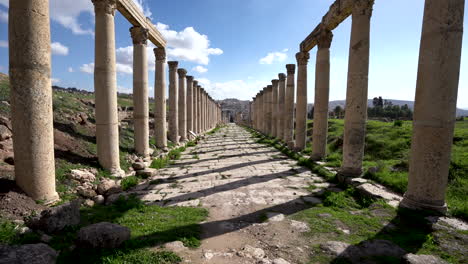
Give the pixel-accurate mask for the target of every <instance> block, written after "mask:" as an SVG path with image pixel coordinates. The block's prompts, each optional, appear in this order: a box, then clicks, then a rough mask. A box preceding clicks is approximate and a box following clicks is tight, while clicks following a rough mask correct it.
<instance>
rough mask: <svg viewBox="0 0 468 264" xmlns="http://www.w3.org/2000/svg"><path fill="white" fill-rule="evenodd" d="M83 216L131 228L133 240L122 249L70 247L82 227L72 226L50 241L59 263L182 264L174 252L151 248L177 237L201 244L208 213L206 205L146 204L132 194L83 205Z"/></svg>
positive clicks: (85, 220) (84, 222)
mask: <svg viewBox="0 0 468 264" xmlns="http://www.w3.org/2000/svg"><path fill="white" fill-rule="evenodd" d="M81 215H82V222H81V226H86V225H89V224H93V223H98V222H103V221H107V222H112V223H116V224H120V225H122V226H126V227H128V228H130V230H131V239H130V240H128V241H126V242H125V243H124V244H123V245H122V246H121V247H120V248H118V249H102V250H85V249H79V248H78V249H75V250H70V246H71V245H72V244H73V242H74V240H75V239H76V232H77V230H78V229H79V227H75V228H69V229H67V230H65V231H63V232H61V233H59V234H57V235H54V236H53V240H52V242H51V243H50V244H51V246H52V247H53V248H54V249H56V250H60V255H59V259H58V263H162V264H165V263H179V262H180V261H181V259H180V257H178V256H177V255H175V254H174V253H172V252H167V251H154V250H150V248H153V247H157V246H158V245H161V244H163V243H166V242H171V241H177V240H178V241H182V242H183V243H184V245H185V246H187V247H192V248H195V247H198V246H199V245H200V234H201V229H200V226H199V225H198V223H199V222H201V221H203V220H204V219H206V217H207V215H208V213H207V211H206V210H205V209H202V208H190V207H168V208H164V207H159V206H156V205H145V204H143V203H142V202H141V201H140V200H138V199H137V198H135V197H132V196H131V197H129V198H123V197H121V198H119V200H118V201H117V202H115V204H113V205H110V206H99V205H98V206H95V207H92V208H83V209H82V210H81Z"/></svg>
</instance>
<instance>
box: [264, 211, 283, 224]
mask: <svg viewBox="0 0 468 264" xmlns="http://www.w3.org/2000/svg"><path fill="white" fill-rule="evenodd" d="M266 217H267V218H268V221H270V222H281V221H283V220H284V214H280V213H275V212H268V213H266Z"/></svg>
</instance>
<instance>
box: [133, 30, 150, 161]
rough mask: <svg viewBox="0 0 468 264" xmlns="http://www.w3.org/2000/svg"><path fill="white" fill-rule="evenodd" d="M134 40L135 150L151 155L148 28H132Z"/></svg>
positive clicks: (138, 152)
mask: <svg viewBox="0 0 468 264" xmlns="http://www.w3.org/2000/svg"><path fill="white" fill-rule="evenodd" d="M130 34H131V36H132V40H133V127H134V134H135V152H136V153H137V154H138V155H141V156H143V157H147V156H149V107H148V59H147V55H146V43H147V40H148V30H147V29H145V28H142V27H132V28H130Z"/></svg>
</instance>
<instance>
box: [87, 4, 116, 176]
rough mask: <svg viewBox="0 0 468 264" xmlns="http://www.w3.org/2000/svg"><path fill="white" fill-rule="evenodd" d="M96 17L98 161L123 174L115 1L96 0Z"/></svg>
mask: <svg viewBox="0 0 468 264" xmlns="http://www.w3.org/2000/svg"><path fill="white" fill-rule="evenodd" d="M93 3H94V10H95V14H96V17H95V20H96V35H95V36H96V37H95V60H94V63H95V64H94V94H95V97H96V143H97V155H98V159H99V163H100V164H101V166H102V167H104V168H105V169H107V170H109V171H111V173H113V174H122V173H123V171H122V170H121V169H120V159H119V119H118V111H117V83H116V82H117V75H116V68H115V67H116V66H115V24H114V15H115V10H116V1H115V0H93Z"/></svg>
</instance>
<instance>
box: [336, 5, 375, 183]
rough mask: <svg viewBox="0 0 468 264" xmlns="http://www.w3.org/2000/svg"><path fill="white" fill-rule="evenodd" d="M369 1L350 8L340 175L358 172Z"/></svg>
mask: <svg viewBox="0 0 468 264" xmlns="http://www.w3.org/2000/svg"><path fill="white" fill-rule="evenodd" d="M372 2H373V1H370V0H359V1H357V2H356V4H355V5H354V8H353V14H352V16H353V17H352V24H351V43H350V46H349V63H348V88H347V90H346V112H345V126H344V140H343V141H344V142H343V164H342V167H341V170H340V174H341V175H343V176H359V175H361V173H362V159H363V156H364V138H365V134H366V119H367V84H368V75H369V34H370V32H369V31H370V18H371V14H372Z"/></svg>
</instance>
